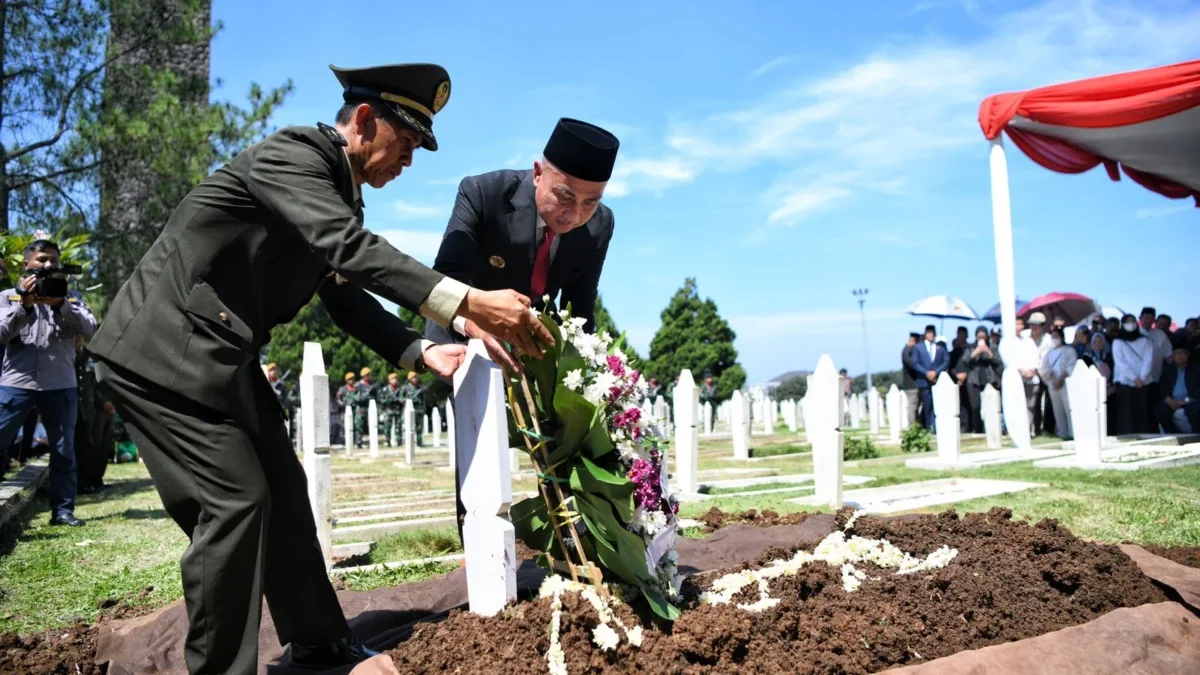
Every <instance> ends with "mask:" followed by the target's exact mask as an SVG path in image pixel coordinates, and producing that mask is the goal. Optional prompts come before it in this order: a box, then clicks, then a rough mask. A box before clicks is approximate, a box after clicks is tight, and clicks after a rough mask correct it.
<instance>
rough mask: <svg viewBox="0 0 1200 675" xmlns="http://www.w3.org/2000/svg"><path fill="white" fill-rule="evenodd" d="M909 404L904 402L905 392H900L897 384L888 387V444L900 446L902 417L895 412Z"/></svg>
mask: <svg viewBox="0 0 1200 675" xmlns="http://www.w3.org/2000/svg"><path fill="white" fill-rule="evenodd" d="M907 403H908V402H907V401H905V400H904V392H902V391H900V388H899V387H897V386H896V385H895V384H893V385H892V386H891V387H888V393H887V407H888V412H889V413H890V414H889V415H888V443H891V444H892V445H900V416H899V415H897V414H895V412H893V411H894V410H895V409H896V408H900V407H903V406H905V405H907Z"/></svg>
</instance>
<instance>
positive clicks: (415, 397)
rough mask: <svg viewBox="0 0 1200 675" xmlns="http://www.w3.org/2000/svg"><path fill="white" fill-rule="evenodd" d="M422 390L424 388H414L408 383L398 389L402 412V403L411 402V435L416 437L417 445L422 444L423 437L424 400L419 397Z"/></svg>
mask: <svg viewBox="0 0 1200 675" xmlns="http://www.w3.org/2000/svg"><path fill="white" fill-rule="evenodd" d="M424 390H425V388H424V387H414V386H413V385H412V383H410V382H405V383H404V385H403V386H401V387H400V399H401V404H400V405H401V408H400V409H401V410H404V407H403V406H404V403H403V401H407V400H409V399H412V402H413V435H414V436H416V439H417V445H421V444H422V443H424V441H423V440H422V439H423V438H424V436H425V399H424V397H422V396H421V394H422V393H423V392H424Z"/></svg>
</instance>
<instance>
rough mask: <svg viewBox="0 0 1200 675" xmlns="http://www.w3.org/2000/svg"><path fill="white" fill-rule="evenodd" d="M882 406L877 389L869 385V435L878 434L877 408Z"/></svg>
mask: <svg viewBox="0 0 1200 675" xmlns="http://www.w3.org/2000/svg"><path fill="white" fill-rule="evenodd" d="M882 406H883V401H882V400H881V399H880V398H879V390H877V389H875V388H874V387H871V390H870V391H868V392H867V417H869V418H870V420H871V435H872V436H878V435H879V421H880V420H879V412H880V411H879V408H881V407H882Z"/></svg>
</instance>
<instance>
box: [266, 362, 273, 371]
mask: <svg viewBox="0 0 1200 675" xmlns="http://www.w3.org/2000/svg"><path fill="white" fill-rule="evenodd" d="M274 367H275V364H274V363H268V364H267V370H271V369H272V368H274Z"/></svg>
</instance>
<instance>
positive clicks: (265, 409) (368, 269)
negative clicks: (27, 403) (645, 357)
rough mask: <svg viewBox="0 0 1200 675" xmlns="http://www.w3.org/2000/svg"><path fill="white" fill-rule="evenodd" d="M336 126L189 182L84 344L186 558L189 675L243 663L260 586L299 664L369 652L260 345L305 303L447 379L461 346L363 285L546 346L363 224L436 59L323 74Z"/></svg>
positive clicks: (433, 87)
mask: <svg viewBox="0 0 1200 675" xmlns="http://www.w3.org/2000/svg"><path fill="white" fill-rule="evenodd" d="M332 69H333V71H334V73H335V74H336V76H337V79H338V81H339V82H340V84H341V86H342V99H343V101H344V105H343V106H342V107H341V108H340V109H339V110H338V112H337V115H336V118H335V126H328V125H325V124H318V125H317V126H315V127H306V126H296V127H288V128H285V129H281V130H279V131H277V132H275V133H272V134H271V135H270V136H268V137H267V138H265V139H264V140H262V141H261V142H259V143H257V144H255V145H253V146H251V147H250V148H248V149H246V150H245V151H243V152H242V153H240V154H239V155H238V156H237V157H235V158H234V159H233V160H232V161H231V162H230V163H229V164H227V165H225V166H223V167H221V168H220V169H218V170H217V171H216V172H214V173H213V174H212V175H210V176H209V177H208V178H206V179H205V180H204V181H202V182H201V183H200V184H199V185H197V186H196V187H195V188H194V189H193V190H192V191H191V192H190V193H189V194H188V196H187V197H185V198H184V200H183V201H182V203H181V204H180V205H179V206H178V207H177V208H176V210H175V211H174V213H173V214H172V216H171V219H170V220H169V221H168V223H167V224H166V226H165V228H164V229H163V231H162V233H161V234H160V235H159V237H158V239H157V240H156V241H155V242H154V244H153V245H152V246H151V247H150V249H149V250H148V251H147V252H146V254H145V255H144V256H143V257H142V259H141V261H140V262H139V263H138V266H137V267H136V268H135V269H134V271H133V273H132V274H131V276H130V278H129V280H128V281H127V282H126V283H125V284H124V286H123V287H122V288H121V290H120V292H119V293H118V294H117V296H116V298H115V299H114V300H113V302H112V305H111V306H110V307H109V310H108V313H107V316H106V318H105V320H104V323H103V325H102V326H101V327H100V329H99V330H98V331H97V332H96V335H95V337H94V338H93V339H92V341H91V344H90V347H89V349H90V351H91V352H92V353H93V354H94V355H95V357H96V359H97V366H96V370H97V377H98V380H99V382H100V385H101V386H102V387H105V388H106V390H107V392H108V393H109V395H110V399H111V400H112V402H113V403H114V405H115V406H116V408H117V411H118V412H119V413H120V415H121V417H122V419H123V420H124V421H125V423H126V424H127V425H128V427H129V431H130V434H131V435H132V436H133V439H134V441H136V443H137V447H138V450H139V452H140V454H141V457H142V458H143V460H144V461H145V463H146V466H147V468H148V469H149V471H150V474H151V476H152V477H153V479H154V483H155V487H156V488H157V489H158V492H159V494H160V496H161V497H162V500H163V504H164V506H165V507H166V510H167V512H168V513H169V514H170V515H171V517H172V518H173V519H174V520H175V522H176V523H178V524H179V526H180V527H181V528H182V529H183V530H184V532H186V533H187V535H188V536H189V538H190V540H191V544H190V546H189V547H188V548H187V551H186V552H185V553H184V556H183V559H182V561H181V570H182V577H183V590H184V598H185V601H186V605H187V611H188V619H189V628H188V633H187V643H186V658H187V664H188V670H189V672H190V673H191V674H192V675H202V674H204V675H207V674H210V673H224V674H227V675H251V674H253V673H256V672H257V671H258V638H259V621H260V618H261V609H262V598H263V596H264V595H265V596H266V601H267V604H268V605H269V608H270V611H271V616H272V618H273V619H274V623H275V627H276V629H277V630H278V635H279V639H280V642H281V644H287V645H290V649H289V651H290V653H289V659H290V661H291V663H292V664H293V665H294V666H300V667H309V668H330V669H332V668H337V667H341V666H343V665H346V664H353V663H357V662H359V661H361V660H363V659H364V658H368V657H369V656H371V655H372V654H373V652H371V651H370V650H369V649H367V648H366V647H365V646H364V645H363V644H362V643H361V642H360V641H359V640H358V639H356V638H355V637H354V636H353V635H352V633H351V631H350V630H349V627H348V625H347V623H346V619H345V616H344V615H343V613H342V610H341V607H340V606H339V604H338V600H337V596H336V594H335V593H334V590H333V587H332V586H331V584H330V582H329V578H328V576H327V575H326V570H325V562H324V559H323V556H322V552H321V549H320V546H319V544H318V541H317V537H316V530H315V526H314V523H313V518H312V511H311V506H310V504H309V501H308V497H307V491H306V486H305V476H304V471H303V469H302V467H301V465H300V463H299V459H298V458H297V455H296V453H295V452H294V450H293V448H292V444H291V441H290V439H289V438H288V437H287V433H286V430H285V426H284V420H283V411H282V409H281V408H280V405H279V401H278V399H277V398H276V397H275V394H274V393H273V392H272V391H271V387H270V385H269V384H268V382H267V379H266V377H265V376H264V374H263V372H262V368H261V366H260V365H259V364H258V359H257V356H258V354H259V353H260V350H261V348H262V346H263V345H264V344H265V343H266V341H267V339H268V337H269V334H270V331H271V329H273V328H275V327H276V326H279V325H281V324H284V323H287V322H288V321H291V320H292V318H293V317H295V316H296V314H297V312H299V310H300V309H301V308H303V307H304V306H305V305H306V304H307V303H308V302H310V300H311V299H312V297H313V295H314V294H316V295H319V296H320V298H321V302H322V304H323V305H324V306H325V308H326V309H327V311H328V312H329V315H330V317H331V318H332V319H333V321H334V322H335V323H337V324H338V325H339V326H341V327H342V328H343V329H344V330H345V331H346V332H347V333H348V334H349V335H351V336H352V337H355V338H357V339H358V340H359V341H360V342H362V343H363V344H364V345H366V346H367V347H368V348H370V349H371V350H372V351H374V352H376V353H377V354H379V355H380V357H382V358H383V359H384V360H385V361H386V362H388V363H392V364H396V365H397V366H398V367H402V368H405V369H415V370H418V371H422V372H424V371H426V370H431V371H433V372H436V373H438V374H439V375H441V376H443V377H452V374H453V373H454V371H455V370H456V369H457V368H458V366H459V365H460V364H461V363H462V362H463V360H464V359H465V356H466V353H465V348H463V347H462V346H459V345H447V346H443V345H436V346H435V345H433V344H432V343H430V342H428V341H423V340H422V339H421V336H420V335H419V334H418V333H416V332H415V331H413V330H412V329H411V328H409V327H408V326H407V325H406V324H404V323H403V322H402V321H401V320H400V319H399V317H397V316H396V315H395V314H393V313H391V312H388V311H386V310H384V308H383V307H382V306H381V305H380V304H379V302H378V301H376V300H375V299H374V298H373V297H372V295H371V294H372V293H374V294H377V295H379V296H381V297H383V298H385V299H387V300H389V301H391V302H394V303H396V304H398V305H401V306H403V307H406V308H408V309H410V310H411V311H413V312H415V313H419V314H421V315H422V316H424V317H425V318H427V319H429V320H430V321H431V322H436V323H440V324H442V325H447V326H448V325H450V323H451V322H452V321H453V320H454V319H455V317H464V318H466V319H468V320H470V321H471V322H473V323H479V324H480V325H481V326H482V327H483V329H485V330H488V331H496V332H498V333H500V334H501V335H502V336H503V337H502V339H504V340H506V341H509V342H513V343H517V344H524V345H526V346H527V347H528V348H530V349H533V350H534V352H535V353H539V354H540V353H541V349H539V347H538V345H537V344H535V339H536V340H541V341H543V344H552V338H551V337H550V335H549V333H548V331H544V330H543V328H544V327H541V326H539V325H537V321H536V319H535V317H534V316H533V314H532V313H531V312H530V311H529V305H528V303H529V300H528V298H524V297H521V296H520V295H519V294H517V293H514V292H511V291H509V292H485V291H480V290H477V289H474V288H471V287H469V286H467V285H466V284H463V283H461V282H458V281H456V280H454V279H450V278H447V277H446V276H444V275H443V274H441V273H439V272H435V271H433V270H431V269H429V268H428V267H425V266H424V265H421V264H420V263H419V262H417V261H416V260H414V259H412V258H411V257H409V256H407V255H405V254H404V253H401V252H400V251H398V250H396V249H395V248H394V247H392V246H391V245H390V244H389V243H388V242H387V241H386V240H385V239H383V238H381V237H379V236H378V235H376V234H374V233H372V232H371V231H370V230H368V229H366V228H365V227H364V226H363V201H362V196H361V186H362V184H364V183H366V184H369V185H370V186H372V187H374V188H380V187H383V186H384V185H385V184H387V183H388V182H390V181H391V180H392V179H394V178H396V177H397V176H399V175H400V173H401V172H402V171H403V170H404V169H405V168H406V167H408V166H409V165H410V164H411V163H412V159H413V154H414V152H415V151H416V150H417V149H418V148H425V149H427V150H430V151H433V150H436V149H437V147H438V143H437V140H436V138H435V137H434V135H433V132H432V124H433V117H434V115H435V114H436V113H437V112H439V111H440V110H441V109H442V107H443V106H444V105H445V104H446V101H447V99H448V98H449V95H450V80H449V77H448V75H447V74H446V71H445V70H444V69H443V68H441V67H440V66H436V65H429V64H417V65H395V66H380V67H373V68H360V69H343V68H332Z"/></svg>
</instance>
